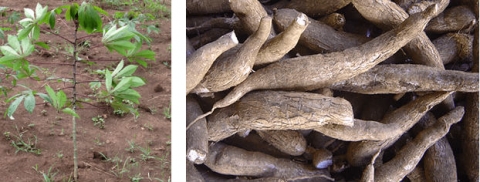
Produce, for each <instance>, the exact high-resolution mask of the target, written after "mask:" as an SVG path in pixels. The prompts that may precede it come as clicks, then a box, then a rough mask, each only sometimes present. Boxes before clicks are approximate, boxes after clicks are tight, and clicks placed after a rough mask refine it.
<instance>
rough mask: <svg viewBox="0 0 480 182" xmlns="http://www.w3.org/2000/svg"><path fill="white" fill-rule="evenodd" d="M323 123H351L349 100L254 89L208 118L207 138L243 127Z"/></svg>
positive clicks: (308, 126)
mask: <svg viewBox="0 0 480 182" xmlns="http://www.w3.org/2000/svg"><path fill="white" fill-rule="evenodd" d="M327 123H336V124H339V125H347V126H352V125H353V111H352V108H351V105H350V103H348V101H346V100H344V99H342V98H333V97H326V96H323V95H320V94H313V93H306V92H285V91H257V92H252V93H250V94H248V95H245V97H243V98H242V99H241V100H240V101H239V102H237V103H235V105H232V106H231V107H227V108H224V109H221V110H218V112H216V113H214V114H212V115H211V116H210V117H209V118H208V131H209V132H208V133H209V140H210V141H220V140H222V139H224V138H226V137H228V136H231V135H233V134H235V133H237V132H241V131H246V130H257V131H258V130H305V129H312V128H317V127H320V126H322V125H325V124H327Z"/></svg>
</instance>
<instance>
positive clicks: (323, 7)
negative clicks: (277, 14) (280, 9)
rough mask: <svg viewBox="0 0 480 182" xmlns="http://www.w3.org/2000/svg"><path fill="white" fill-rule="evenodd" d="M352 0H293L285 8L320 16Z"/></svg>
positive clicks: (311, 15) (310, 15)
mask: <svg viewBox="0 0 480 182" xmlns="http://www.w3.org/2000/svg"><path fill="white" fill-rule="evenodd" d="M350 2H351V0H340V1H329V0H291V1H289V3H288V4H287V5H286V6H285V8H289V9H295V10H297V11H300V12H303V13H305V14H306V15H308V16H309V17H320V16H325V15H328V14H331V13H333V12H335V11H337V10H339V9H341V8H343V7H345V6H347V5H348V4H350Z"/></svg>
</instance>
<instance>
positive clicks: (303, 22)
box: [297, 13, 308, 26]
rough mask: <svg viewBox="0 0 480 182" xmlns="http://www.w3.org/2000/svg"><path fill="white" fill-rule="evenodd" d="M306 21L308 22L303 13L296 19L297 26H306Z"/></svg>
mask: <svg viewBox="0 0 480 182" xmlns="http://www.w3.org/2000/svg"><path fill="white" fill-rule="evenodd" d="M307 21H308V17H307V15H305V14H303V13H302V14H301V15H300V16H298V17H297V23H298V24H299V25H302V26H305V25H306V24H307Z"/></svg>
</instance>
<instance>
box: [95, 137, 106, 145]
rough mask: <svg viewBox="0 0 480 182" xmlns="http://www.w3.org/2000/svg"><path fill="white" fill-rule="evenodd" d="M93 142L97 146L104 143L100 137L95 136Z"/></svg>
mask: <svg viewBox="0 0 480 182" xmlns="http://www.w3.org/2000/svg"><path fill="white" fill-rule="evenodd" d="M93 142H95V145H98V146H102V145H104V144H105V142H102V141H100V139H98V138H97V137H95V139H94V140H93Z"/></svg>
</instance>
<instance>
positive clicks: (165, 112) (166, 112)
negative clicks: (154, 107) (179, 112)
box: [163, 106, 172, 119]
mask: <svg viewBox="0 0 480 182" xmlns="http://www.w3.org/2000/svg"><path fill="white" fill-rule="evenodd" d="M163 115H164V116H165V118H167V119H171V118H172V115H171V112H170V106H168V107H165V108H163Z"/></svg>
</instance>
